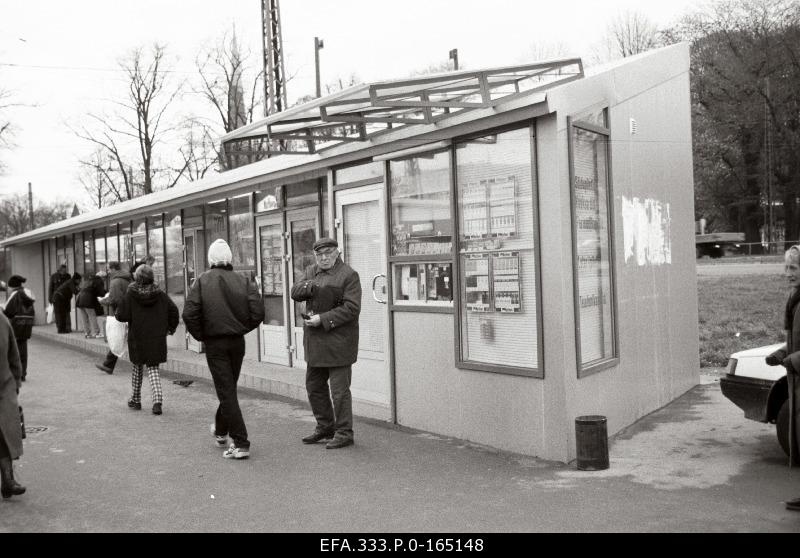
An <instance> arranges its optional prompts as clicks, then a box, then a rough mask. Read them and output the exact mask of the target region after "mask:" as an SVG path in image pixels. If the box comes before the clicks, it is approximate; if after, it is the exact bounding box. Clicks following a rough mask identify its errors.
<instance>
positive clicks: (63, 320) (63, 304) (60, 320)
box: [53, 273, 81, 333]
mask: <svg viewBox="0 0 800 558" xmlns="http://www.w3.org/2000/svg"><path fill="white" fill-rule="evenodd" d="M80 284H81V274H80V273H74V274H73V275H72V278H71V279H70V280H69V281H65V282H64V283H62V284H61V285H59V286H58V288H56V290H55V292H54V293H53V311H54V312H55V318H56V329H57V331H58V333H72V317H71V316H70V314H71V312H70V304H71V302H72V297H73V295H75V294H77V293H78V289H79V286H80Z"/></svg>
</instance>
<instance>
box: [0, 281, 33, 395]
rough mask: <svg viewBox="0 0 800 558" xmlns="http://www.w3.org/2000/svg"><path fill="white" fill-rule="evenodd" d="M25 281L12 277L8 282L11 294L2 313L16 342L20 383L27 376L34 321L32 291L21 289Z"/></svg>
mask: <svg viewBox="0 0 800 558" xmlns="http://www.w3.org/2000/svg"><path fill="white" fill-rule="evenodd" d="M25 281H27V279H25V277H22V276H21V275H12V276H11V277H10V278H9V280H8V287H9V288H10V289H12V290H11V294H10V295H9V297H8V300H7V301H6V304H5V306H4V307H3V313H4V314H5V315H6V317H7V318H8V319H9V321H10V322H11V329H12V331H13V332H14V338H15V339H16V340H17V349H18V350H19V360H20V362H21V364H22V381H23V382H24V381H25V380H26V378H27V376H28V339H30V338H31V331H32V329H33V322H34V320H35V319H36V309H35V307H34V303H35V302H36V297H35V296H34V295H33V291H31V290H30V289H27V288H25V287H23V286H22V285H23V283H25Z"/></svg>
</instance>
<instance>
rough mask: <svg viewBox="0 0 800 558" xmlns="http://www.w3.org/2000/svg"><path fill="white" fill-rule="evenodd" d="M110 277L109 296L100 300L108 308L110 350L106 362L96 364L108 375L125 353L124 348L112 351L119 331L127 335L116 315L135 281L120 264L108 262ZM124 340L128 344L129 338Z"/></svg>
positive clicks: (107, 334) (107, 329) (107, 320)
mask: <svg viewBox="0 0 800 558" xmlns="http://www.w3.org/2000/svg"><path fill="white" fill-rule="evenodd" d="M108 276H109V278H110V280H111V282H110V284H109V287H108V294H106V296H105V297H103V298H102V299H100V304H102V305H103V306H105V307H107V308H108V311H107V312H106V314H108V317H107V318H106V339H107V340H108V342H109V350H108V354H106V358H105V360H104V361H103V362H102V363H101V364H95V366H96V367H97V368H98V369H99V370H102V371H103V372H105V373H106V374H113V373H114V367H115V366H116V365H117V359H118V358H119V357H120V356H121V355H122V353H123V352H124V348H121V349H119V350H118V351H114V350H112V347H111V344H112V342H115V341H117V339H118V336H119V335H120V334H119V333H117V332H118V331H121V332H122V334H121V335H123V336H124V335H125V333H127V329H126V326H124V325H122V326H121V328H120V325H119V324H116V323H115V322H116V318H115V317H114V314H115V313H116V312H117V307H118V306H119V303H120V302H121V301H122V297H123V296H125V292H126V291H127V290H128V285H129V284H130V283H131V281H132V280H133V277H131V274H130V273H128V272H127V271H124V270H122V269H120V263H119V262H108ZM112 336H114V340H113V341H112V339H111V337H112ZM122 340H123V341H124V342H125V343H127V338H124V337H123V339H122Z"/></svg>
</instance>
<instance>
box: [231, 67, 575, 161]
mask: <svg viewBox="0 0 800 558" xmlns="http://www.w3.org/2000/svg"><path fill="white" fill-rule="evenodd" d="M583 76H584V73H583V62H582V61H581V59H580V58H563V59H556V60H549V61H542V62H535V63H531V64H523V65H516V66H504V67H499V68H490V69H484V70H478V71H470V70H462V71H456V72H445V73H441V74H435V75H429V76H422V77H418V78H412V79H404V80H392V81H379V82H374V83H370V84H362V85H356V86H353V87H350V88H348V89H345V90H342V91H338V92H336V93H333V94H332V95H328V96H326V97H321V98H319V99H314V100H312V101H309V102H308V103H304V104H303V105H298V106H296V107H292V108H290V109H288V110H286V111H283V112H280V113H277V114H274V115H271V116H268V117H267V118H264V119H262V120H260V121H258V122H254V123H252V124H249V125H247V126H244V127H242V128H239V129H238V130H234V131H233V132H230V133H228V134H226V135H224V136H222V138H221V140H222V143H223V146H228V145H231V144H236V143H238V142H241V141H247V140H252V139H266V140H267V144H268V145H270V146H271V145H274V142H277V141H296V142H299V144H300V145H298V146H297V147H299V146H305V149H304V150H303V149H300V150H297V151H283V150H276V149H273V148H272V147H270V149H269V150H268V151H267V153H268V154H276V155H277V154H289V153H317V152H319V151H323V150H325V149H329V148H331V147H334V146H336V145H339V144H341V143H344V142H353V141H367V140H369V139H371V138H373V137H375V136H377V135H380V134H382V133H385V132H387V131H388V130H392V129H397V128H399V127H402V126H408V125H414V124H432V123H436V122H440V121H442V120H444V119H446V118H450V117H452V116H453V115H455V114H458V113H460V112H463V111H469V110H475V109H485V108H489V107H494V106H497V105H498V104H501V103H505V102H508V101H510V100H512V99H514V98H517V97H521V96H526V95H530V94H532V93H535V92H537V91H541V90H544V89H549V88H552V87H555V86H557V85H562V84H564V83H567V82H569V81H573V80H576V79H580V78H582V77H583Z"/></svg>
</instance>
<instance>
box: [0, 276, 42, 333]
mask: <svg viewBox="0 0 800 558" xmlns="http://www.w3.org/2000/svg"><path fill="white" fill-rule="evenodd" d="M35 302H36V300H34V299H33V298H32V297H30V296H28V293H26V292H25V289H23V288H17V289H14V290H13V291H11V293H10V294H9V297H8V301H7V302H6V305H5V308H3V313H4V314H5V315H6V317H7V318H8V319H9V321H10V322H11V324H12V329H13V330H14V335H15V336H16V338H17V339H30V338H31V328H30V326H28V327H17V326H15V325H14V317H15V316H30V317H31V318H33V317H34V316H35V315H36V308H35V307H34V303H35Z"/></svg>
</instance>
